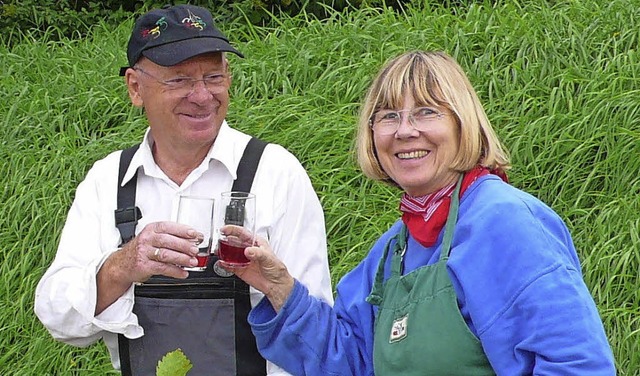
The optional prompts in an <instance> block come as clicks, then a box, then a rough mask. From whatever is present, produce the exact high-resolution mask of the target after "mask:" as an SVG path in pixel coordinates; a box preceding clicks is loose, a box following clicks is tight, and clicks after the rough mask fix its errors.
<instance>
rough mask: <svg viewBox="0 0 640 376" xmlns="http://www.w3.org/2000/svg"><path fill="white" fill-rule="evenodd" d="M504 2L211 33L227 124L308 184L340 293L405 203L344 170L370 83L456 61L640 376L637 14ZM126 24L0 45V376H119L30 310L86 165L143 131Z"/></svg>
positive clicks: (353, 170) (609, 6) (621, 359)
mask: <svg viewBox="0 0 640 376" xmlns="http://www.w3.org/2000/svg"><path fill="white" fill-rule="evenodd" d="M498 3H499V4H497V5H489V3H486V4H483V3H470V4H467V5H461V6H460V7H458V8H448V9H447V8H444V7H441V6H439V5H436V4H435V3H431V2H428V1H425V2H423V3H421V4H420V5H419V6H418V5H416V6H415V7H414V8H412V9H408V10H406V11H405V12H404V13H394V12H393V11H391V10H372V9H369V10H361V11H355V12H344V13H336V14H334V15H333V17H331V18H330V19H328V20H325V21H322V22H320V21H317V20H314V19H312V18H310V17H305V16H304V15H301V16H298V17H295V18H281V19H278V20H274V26H273V27H271V28H267V27H264V28H258V27H255V26H251V25H248V24H246V23H243V22H240V21H239V22H236V23H232V24H226V25H221V26H222V28H223V30H224V31H225V32H226V33H227V34H228V36H229V37H230V39H231V40H232V41H234V42H235V44H236V46H237V47H238V48H240V50H241V51H243V52H244V54H245V56H246V58H245V59H238V58H235V57H230V59H231V64H232V69H233V88H232V105H231V109H230V112H229V116H228V120H229V122H230V123H231V124H232V125H233V126H235V127H237V128H239V129H241V130H244V131H247V132H250V133H252V134H255V135H257V136H259V137H261V138H263V139H265V140H268V141H272V142H277V143H280V144H282V145H284V146H285V147H287V148H288V149H289V150H291V151H292V152H293V153H294V154H296V155H297V156H298V157H299V159H300V160H301V161H302V163H303V164H304V165H305V167H306V168H307V169H308V171H309V175H310V176H311V179H312V182H313V184H314V187H315V188H316V190H317V192H318V195H319V197H320V199H321V201H322V204H323V207H324V209H325V215H326V222H327V230H328V235H329V239H328V241H329V251H330V262H331V267H332V269H331V270H332V277H333V280H334V282H337V280H338V279H339V278H340V277H341V276H342V275H344V273H346V272H347V271H348V270H350V269H351V268H352V267H353V266H354V265H355V264H356V263H357V262H358V261H359V260H360V259H362V257H363V256H364V255H365V254H366V253H367V251H368V248H369V247H370V245H371V244H372V242H373V241H374V240H375V239H376V238H377V237H378V236H379V234H380V233H381V232H382V231H384V230H385V229H386V228H387V227H388V226H389V225H390V224H391V223H392V222H393V221H394V220H395V219H396V218H397V217H398V216H399V213H398V211H397V204H398V197H399V194H400V192H399V191H397V190H395V189H392V188H390V187H387V186H383V185H380V184H377V183H373V182H371V181H369V180H367V179H365V178H363V176H362V175H361V174H360V172H359V171H358V169H357V167H356V166H355V164H354V161H353V142H352V139H353V136H354V130H355V121H356V116H357V111H358V107H359V103H360V101H361V99H362V97H363V94H364V91H365V90H366V88H367V86H368V84H369V82H370V79H371V77H372V75H373V74H375V72H376V71H377V69H378V68H379V67H380V65H381V64H382V63H383V62H384V61H386V60H387V59H388V58H390V57H392V56H395V55H396V54H399V53H401V52H403V51H406V50H411V49H438V50H444V51H447V52H448V53H450V54H452V55H453V56H455V57H456V58H457V59H458V61H459V62H460V63H461V65H462V66H463V67H464V68H465V70H466V71H467V72H468V74H469V76H470V78H471V80H472V82H473V84H474V86H475V88H476V89H477V90H478V92H479V94H480V96H481V99H482V101H483V103H484V104H485V106H486V110H487V113H488V114H489V117H490V119H491V121H492V122H493V124H494V126H495V128H496V130H497V132H498V134H499V136H500V137H501V139H502V140H503V141H504V143H505V144H506V145H507V147H508V149H509V150H510V152H511V155H512V159H513V164H514V168H513V170H512V171H511V173H510V179H511V182H512V184H513V185H515V186H517V187H520V188H522V189H524V190H526V191H528V192H530V193H532V194H534V195H536V196H538V197H540V198H541V199H542V200H543V201H545V202H547V203H548V204H549V205H551V206H552V207H553V208H554V209H555V210H556V211H557V212H558V213H559V214H560V215H561V216H562V217H563V218H564V219H565V220H566V222H567V224H568V225H569V227H570V229H571V231H572V234H573V237H574V241H575V243H576V247H577V249H578V251H579V255H580V259H581V261H582V265H583V273H584V276H585V280H586V282H587V284H588V286H589V288H590V290H591V292H592V294H593V297H594V299H595V301H596V303H597V305H598V308H599V310H600V313H601V316H602V318H603V321H604V324H605V329H606V331H607V334H608V336H609V340H610V343H611V345H612V348H613V351H614V355H615V357H616V362H617V366H618V369H619V374H620V375H624V376H631V375H634V376H635V375H640V275H639V270H640V245H639V244H640V214H639V213H640V178H639V174H640V125H639V124H640V120H639V115H640V96H639V95H638V94H639V90H640V57H639V55H638V42H640V41H639V39H640V1H639V0H613V1H609V2H602V4H601V2H597V1H587V2H583V1H548V2H547V1H543V0H528V1H527V0H523V1H520V2H508V3H506V2H498ZM131 26H132V24H131V23H130V22H128V23H125V24H123V25H121V26H120V27H117V28H111V27H106V26H97V27H96V28H95V29H94V31H93V33H92V34H91V35H90V36H89V37H88V38H86V39H83V40H76V41H71V40H65V41H63V42H51V41H48V40H47V39H46V38H45V39H44V40H34V39H32V38H29V37H28V36H25V37H24V40H23V41H22V42H21V43H18V44H16V45H14V46H13V47H11V48H8V47H6V45H5V44H2V45H0V66H1V67H2V75H1V76H0V96H1V97H2V98H3V99H2V100H1V101H0V125H1V127H0V140H1V141H0V142H1V145H2V146H1V147H0V158H1V160H2V161H3V163H2V164H1V165H0V176H3V178H4V182H3V184H2V208H1V209H2V211H1V213H0V245H1V246H2V247H1V248H0V268H1V271H2V273H1V277H0V278H1V279H2V283H0V286H1V287H0V289H2V294H1V296H2V297H1V298H0V299H1V300H0V322H1V323H2V325H1V326H0V349H1V351H0V374H2V375H104V374H110V373H111V374H117V373H116V372H114V371H112V370H111V365H110V362H109V359H108V356H107V354H106V350H105V348H104V346H103V345H102V344H97V345H94V346H91V347H90V348H89V349H75V348H72V347H70V346H67V345H62V344H59V343H56V342H54V341H53V340H52V339H51V337H50V336H49V334H48V333H47V332H46V330H45V329H44V328H43V327H42V325H41V324H40V323H39V322H38V320H37V319H36V317H35V315H34V314H33V308H32V307H33V293H34V289H35V285H36V283H37V281H38V280H39V278H40V277H41V275H42V274H43V273H44V271H45V269H46V268H47V266H48V265H49V264H50V263H51V261H52V260H53V257H54V255H55V250H56V245H57V241H58V237H59V233H60V230H61V228H62V225H63V223H64V219H65V216H66V211H67V209H68V207H69V205H70V203H71V200H72V198H73V194H74V189H75V186H76V185H77V184H78V182H79V181H80V180H81V179H82V178H83V176H84V174H85V173H86V171H87V169H88V168H89V167H90V166H91V164H92V163H93V161H95V160H97V159H99V158H101V157H103V156H104V155H106V154H107V153H108V152H109V151H111V150H113V149H118V148H123V147H126V146H129V145H131V144H133V143H135V142H137V140H139V138H140V137H141V135H142V133H143V132H144V128H145V126H146V123H145V121H144V119H143V116H142V115H141V113H140V112H139V111H137V110H134V109H132V108H131V106H130V104H129V101H128V98H127V96H126V92H125V88H124V86H123V82H122V79H121V78H120V77H118V76H117V71H118V68H119V67H120V66H122V65H124V64H126V59H125V52H124V48H125V47H124V46H125V45H126V41H127V38H128V34H129V31H130V29H131ZM0 38H1V36H0ZM0 40H1V39H0Z"/></svg>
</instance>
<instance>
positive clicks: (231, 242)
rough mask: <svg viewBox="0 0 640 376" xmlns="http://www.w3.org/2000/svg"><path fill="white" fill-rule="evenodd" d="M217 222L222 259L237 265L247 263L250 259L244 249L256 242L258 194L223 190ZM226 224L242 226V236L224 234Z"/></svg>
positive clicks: (219, 253) (219, 249)
mask: <svg viewBox="0 0 640 376" xmlns="http://www.w3.org/2000/svg"><path fill="white" fill-rule="evenodd" d="M216 223H217V226H218V257H219V258H220V260H222V261H224V262H226V263H228V264H232V265H235V266H244V265H247V264H248V263H249V259H247V258H246V257H245V255H244V250H245V248H247V247H249V246H252V245H253V244H254V242H255V230H256V196H255V195H254V194H253V193H248V192H238V191H232V192H223V193H222V195H221V197H220V205H219V210H218V216H217V219H216ZM226 225H234V226H240V227H242V228H243V229H244V231H242V236H227V235H224V234H223V233H222V231H221V229H222V227H223V226H226Z"/></svg>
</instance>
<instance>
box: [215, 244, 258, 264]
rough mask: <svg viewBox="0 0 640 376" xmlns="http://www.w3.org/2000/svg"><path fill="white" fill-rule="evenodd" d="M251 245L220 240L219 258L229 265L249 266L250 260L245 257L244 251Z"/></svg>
mask: <svg viewBox="0 0 640 376" xmlns="http://www.w3.org/2000/svg"><path fill="white" fill-rule="evenodd" d="M250 245H251V244H248V243H240V242H237V241H229V240H220V241H218V257H220V259H221V260H222V261H224V262H228V263H229V264H235V265H245V264H248V263H249V259H248V258H246V257H245V256H244V250H245V248H247V247H249V246H250Z"/></svg>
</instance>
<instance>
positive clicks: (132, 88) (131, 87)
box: [124, 68, 144, 107]
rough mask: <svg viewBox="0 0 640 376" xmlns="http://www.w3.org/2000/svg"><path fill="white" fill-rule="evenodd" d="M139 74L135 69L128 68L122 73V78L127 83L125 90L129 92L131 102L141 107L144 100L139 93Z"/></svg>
mask: <svg viewBox="0 0 640 376" xmlns="http://www.w3.org/2000/svg"><path fill="white" fill-rule="evenodd" d="M139 79H140V75H139V74H138V72H136V70H135V69H133V68H129V69H127V71H126V72H125V74H124V80H125V82H126V84H127V90H128V92H129V99H131V103H132V104H133V105H134V106H136V107H143V105H144V102H143V100H142V95H141V93H140V89H141V85H140V81H139Z"/></svg>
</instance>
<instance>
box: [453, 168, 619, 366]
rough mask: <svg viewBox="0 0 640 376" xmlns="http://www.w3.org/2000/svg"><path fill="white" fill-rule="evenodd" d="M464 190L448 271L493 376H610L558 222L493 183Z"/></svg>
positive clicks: (604, 343) (592, 307)
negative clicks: (496, 375) (467, 190)
mask: <svg viewBox="0 0 640 376" xmlns="http://www.w3.org/2000/svg"><path fill="white" fill-rule="evenodd" d="M472 188H473V189H470V191H471V192H469V195H468V197H467V198H466V199H465V200H463V203H461V207H460V216H459V220H458V224H457V226H456V235H455V237H454V244H453V248H452V250H451V257H450V259H449V263H448V267H449V272H450V275H451V276H452V280H453V283H454V288H455V289H456V293H457V294H458V300H459V304H460V306H461V311H462V314H463V316H464V317H465V319H466V320H467V322H468V323H469V326H470V328H471V329H472V331H473V332H474V333H476V335H477V336H478V337H479V338H480V340H481V342H482V346H483V348H484V350H485V353H486V354H487V357H488V358H489V361H490V363H491V365H492V366H493V368H494V370H495V371H496V373H497V374H499V375H500V374H505V375H522V374H536V375H548V374H562V375H615V366H614V360H613V355H612V352H611V348H610V346H609V343H608V340H607V337H606V334H605V331H604V327H603V325H602V321H601V319H600V317H599V314H598V310H597V307H596V304H595V302H594V301H593V298H592V297H591V295H590V292H589V290H588V288H587V286H586V284H585V283H584V280H583V278H582V273H581V269H580V264H579V260H578V256H577V253H576V250H575V248H574V246H573V242H572V240H571V236H570V235H569V231H568V229H567V228H566V226H565V224H564V223H563V221H562V220H561V219H560V217H558V215H557V214H556V213H555V212H553V210H552V209H550V208H549V207H548V206H546V205H545V204H544V203H542V202H541V201H539V200H537V199H536V198H534V197H533V196H530V195H528V194H526V193H524V192H522V191H519V190H517V189H515V188H513V187H511V186H508V185H506V184H504V183H501V182H496V181H485V182H484V183H482V184H478V185H477V186H475V187H473V186H472Z"/></svg>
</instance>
